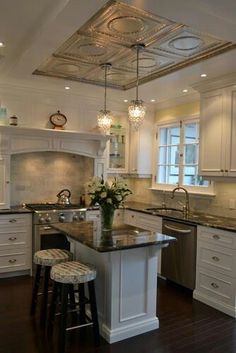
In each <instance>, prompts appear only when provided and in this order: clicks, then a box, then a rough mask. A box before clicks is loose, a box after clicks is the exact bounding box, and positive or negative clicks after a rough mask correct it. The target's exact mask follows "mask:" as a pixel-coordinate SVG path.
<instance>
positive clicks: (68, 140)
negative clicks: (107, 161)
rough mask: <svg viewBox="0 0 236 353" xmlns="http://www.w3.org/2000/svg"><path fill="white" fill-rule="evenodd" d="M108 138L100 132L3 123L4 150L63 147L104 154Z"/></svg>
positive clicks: (1, 146)
mask: <svg viewBox="0 0 236 353" xmlns="http://www.w3.org/2000/svg"><path fill="white" fill-rule="evenodd" d="M108 139H109V136H107V135H102V134H99V133H90V132H78V131H69V130H52V129H43V128H41V129H40V128H39V129H36V128H28V127H18V126H17V127H15V126H0V153H1V154H2V155H8V154H15V153H27V152H40V151H60V152H67V153H74V154H80V155H83V156H87V157H91V158H101V157H102V156H103V152H104V150H105V148H106V142H107V140H108Z"/></svg>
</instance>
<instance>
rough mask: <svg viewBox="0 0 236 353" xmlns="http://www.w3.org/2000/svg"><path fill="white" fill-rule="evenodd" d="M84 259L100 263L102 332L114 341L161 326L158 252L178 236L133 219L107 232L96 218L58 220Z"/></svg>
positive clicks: (98, 287) (98, 289)
mask: <svg viewBox="0 0 236 353" xmlns="http://www.w3.org/2000/svg"><path fill="white" fill-rule="evenodd" d="M53 227H55V228H56V229H57V230H59V231H61V232H62V233H64V234H66V235H67V237H68V239H69V241H70V242H71V250H72V251H73V252H74V254H75V258H76V260H78V261H81V262H84V263H90V264H93V265H94V266H95V267H96V268H97V278H96V296H97V304H98V316H99V323H100V333H101V335H102V336H103V337H104V338H105V340H106V341H107V342H109V343H113V342H117V341H121V340H123V339H126V338H129V337H132V336H136V335H139V334H142V333H145V332H148V331H151V330H155V329H157V328H158V327H159V320H158V318H157V316H156V295H157V256H158V253H159V250H160V249H161V248H162V247H166V246H168V244H169V242H172V241H175V238H173V237H169V236H166V235H163V234H160V233H156V232H149V231H146V230H143V229H140V228H135V227H132V226H128V225H122V226H119V227H116V228H114V229H113V230H112V232H106V233H105V232H101V229H100V227H99V226H97V225H96V222H94V223H93V222H84V221H81V222H75V223H67V224H63V223H57V224H55V225H53Z"/></svg>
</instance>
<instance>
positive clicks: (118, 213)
mask: <svg viewBox="0 0 236 353" xmlns="http://www.w3.org/2000/svg"><path fill="white" fill-rule="evenodd" d="M123 223H124V210H122V209H118V210H115V215H114V225H117V226H118V225H119V224H123Z"/></svg>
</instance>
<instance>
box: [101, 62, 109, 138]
mask: <svg viewBox="0 0 236 353" xmlns="http://www.w3.org/2000/svg"><path fill="white" fill-rule="evenodd" d="M111 66H112V65H111V64H110V63H105V64H101V68H102V69H104V71H105V82H104V87H105V92H104V109H101V110H100V112H99V113H98V115H97V124H98V127H99V129H100V130H101V131H102V132H103V133H105V134H107V133H109V130H110V127H111V123H112V115H111V112H110V110H107V102H106V101H107V70H109V69H110V68H111Z"/></svg>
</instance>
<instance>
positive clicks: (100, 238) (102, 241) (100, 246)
mask: <svg viewBox="0 0 236 353" xmlns="http://www.w3.org/2000/svg"><path fill="white" fill-rule="evenodd" d="M52 227H54V228H55V229H57V230H59V231H60V232H62V233H64V234H66V235H67V236H69V237H71V238H72V239H74V240H76V241H78V242H80V243H81V244H83V245H86V246H88V247H89V248H92V249H94V250H96V251H98V252H109V251H117V250H122V249H132V248H139V247H144V246H150V245H159V246H160V245H165V244H166V245H167V244H168V243H169V242H172V241H175V240H176V239H175V238H174V237H170V236H168V235H164V234H161V233H158V232H151V231H148V230H144V229H141V228H137V227H133V226H129V225H127V224H124V225H121V226H118V227H114V228H113V230H112V232H106V233H105V232H101V230H100V228H99V227H96V226H95V225H94V223H93V222H85V221H81V222H73V223H56V224H53V225H52Z"/></svg>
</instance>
